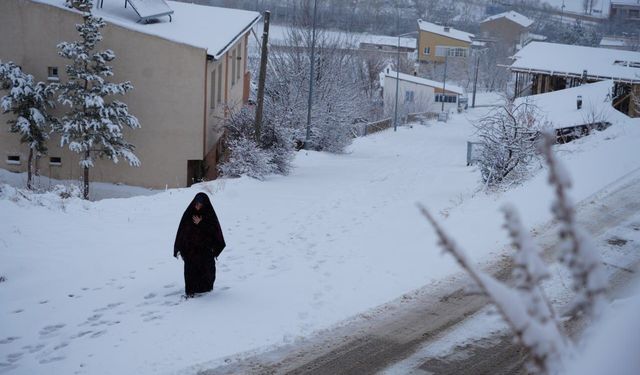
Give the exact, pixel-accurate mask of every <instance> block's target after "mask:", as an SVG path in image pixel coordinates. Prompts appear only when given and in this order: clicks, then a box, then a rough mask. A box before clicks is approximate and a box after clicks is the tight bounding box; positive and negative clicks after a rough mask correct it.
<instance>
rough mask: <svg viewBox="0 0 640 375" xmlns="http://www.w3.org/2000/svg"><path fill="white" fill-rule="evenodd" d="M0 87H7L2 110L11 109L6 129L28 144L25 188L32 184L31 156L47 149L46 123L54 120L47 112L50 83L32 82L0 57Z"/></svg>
mask: <svg viewBox="0 0 640 375" xmlns="http://www.w3.org/2000/svg"><path fill="white" fill-rule="evenodd" d="M0 88H2V89H5V90H8V93H7V95H5V96H3V97H2V99H0V107H2V113H9V112H11V113H13V114H14V115H15V118H12V119H10V120H9V121H8V124H9V126H10V127H9V131H10V132H11V133H17V134H19V135H20V141H21V142H22V143H26V144H27V145H28V146H29V158H28V160H27V188H28V189H31V188H32V179H33V162H34V161H33V159H34V158H33V157H34V156H36V157H37V156H39V155H41V154H45V153H46V152H47V140H48V139H49V126H51V125H54V124H56V123H57V120H56V118H55V117H53V116H51V115H50V114H49V110H50V109H52V108H53V106H54V101H53V94H54V91H55V86H54V85H47V84H45V83H43V82H37V83H36V82H35V80H34V78H33V76H32V75H30V74H26V73H24V72H23V71H22V69H21V68H20V67H19V66H17V65H16V64H15V63H13V62H6V63H3V62H1V61H0Z"/></svg>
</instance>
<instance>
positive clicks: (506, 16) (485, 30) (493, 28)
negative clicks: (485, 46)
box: [480, 11, 533, 53]
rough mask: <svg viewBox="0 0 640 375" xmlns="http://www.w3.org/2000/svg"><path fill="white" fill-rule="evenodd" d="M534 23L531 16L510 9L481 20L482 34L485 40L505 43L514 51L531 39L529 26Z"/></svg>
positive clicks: (505, 45) (509, 49) (509, 50)
mask: <svg viewBox="0 0 640 375" xmlns="http://www.w3.org/2000/svg"><path fill="white" fill-rule="evenodd" d="M532 24H533V21H531V20H530V19H529V18H527V17H525V16H523V15H522V14H520V13H517V12H514V11H510V12H504V13H500V14H496V15H493V16H491V17H488V18H486V19H485V20H483V21H482V22H480V35H481V37H482V38H483V40H487V41H491V42H493V43H497V44H501V45H503V46H504V47H505V48H506V50H507V51H508V52H510V53H514V52H516V51H517V50H519V49H520V48H521V47H522V46H524V45H525V44H526V43H527V42H528V41H529V40H530V36H529V27H530V26H531V25H532Z"/></svg>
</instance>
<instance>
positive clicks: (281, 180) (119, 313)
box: [0, 108, 640, 374]
mask: <svg viewBox="0 0 640 375" xmlns="http://www.w3.org/2000/svg"><path fill="white" fill-rule="evenodd" d="M486 111H487V108H478V109H475V110H473V111H470V112H469V113H467V114H462V115H454V116H453V118H452V119H451V120H450V121H449V122H448V123H446V124H445V123H437V122H434V123H431V124H428V125H426V126H422V125H415V126H413V127H400V128H399V129H398V131H397V132H393V131H392V130H389V131H385V132H381V133H378V134H375V135H372V136H369V137H366V138H360V139H357V140H356V141H355V143H354V145H353V146H352V147H351V148H350V150H349V153H347V154H344V155H330V154H324V153H316V152H300V153H299V154H298V155H297V157H296V160H295V164H296V168H295V170H294V171H293V173H292V174H291V175H290V176H286V177H272V178H269V179H267V180H266V181H263V182H260V181H256V180H251V179H248V178H241V179H233V180H220V181H214V182H209V183H206V184H201V185H197V186H194V187H192V188H189V189H176V190H168V191H166V192H159V193H157V194H155V195H151V196H137V197H132V198H127V199H103V200H101V201H97V202H84V201H80V200H75V199H74V200H69V201H66V202H65V203H64V204H60V203H59V202H53V203H51V204H47V203H46V202H45V203H43V201H42V200H38V201H37V202H32V201H29V200H28V199H27V198H25V197H22V196H20V195H19V194H16V193H15V192H13V191H12V189H9V188H6V187H5V188H4V192H0V196H1V197H2V199H0V222H2V223H3V225H2V226H0V276H2V277H4V278H5V279H6V281H3V282H0V301H2V303H1V304H0V372H6V373H11V374H34V373H56V374H58V373H60V374H73V373H78V374H127V373H135V374H158V373H180V372H184V371H185V370H184V369H188V370H186V371H195V370H197V369H198V366H197V364H199V363H208V364H214V363H216V361H223V360H224V358H225V357H227V356H230V355H234V354H237V353H240V352H244V351H249V350H260V349H261V348H262V349H266V348H268V347H270V346H273V345H279V344H283V343H290V342H293V341H294V340H295V339H296V338H297V337H300V336H304V335H308V334H310V333H311V332H313V331H315V330H318V329H322V328H326V327H328V326H330V325H332V324H335V323H337V322H339V321H341V320H343V319H345V318H348V317H350V316H353V315H356V314H357V313H359V312H362V311H364V310H366V309H369V308H372V307H374V306H376V305H379V304H381V303H384V302H387V301H389V300H391V299H393V298H395V297H397V296H399V295H401V294H402V293H405V292H408V291H410V290H413V289H415V288H418V287H420V286H423V285H425V284H428V283H430V282H434V281H436V280H440V279H442V278H445V277H447V276H449V275H451V274H453V273H456V272H458V267H457V266H456V265H455V264H454V261H453V260H451V259H450V257H447V256H441V254H440V251H439V250H438V249H437V247H436V245H435V238H434V235H433V233H432V231H431V230H430V228H429V227H428V225H427V224H426V223H425V221H424V220H423V218H422V217H421V216H420V214H419V213H418V210H417V209H416V206H415V203H416V202H423V203H425V204H426V205H427V206H428V207H429V208H430V209H431V210H432V211H433V212H435V213H437V214H438V216H440V217H441V219H443V220H444V223H443V224H444V226H445V227H447V228H450V229H451V231H452V232H453V233H455V234H456V236H457V238H458V241H459V242H460V243H461V245H462V246H464V247H465V248H467V249H468V250H469V251H470V252H471V256H473V257H474V259H476V260H477V261H478V262H484V261H488V260H489V259H492V258H493V257H495V256H497V255H499V254H501V253H502V252H503V247H504V245H505V243H506V239H505V236H504V234H503V233H502V229H501V214H500V212H499V210H498V208H499V206H500V205H501V204H502V203H503V202H506V201H509V202H513V203H515V204H516V206H518V207H519V208H520V209H521V212H522V215H523V217H524V218H525V224H526V225H529V226H535V225H539V224H542V223H544V222H546V221H547V220H548V219H549V214H548V202H550V197H551V192H550V191H549V188H548V187H547V186H546V181H545V180H546V176H545V175H544V173H539V174H537V175H536V176H534V177H533V178H532V179H531V180H530V181H528V182H527V183H526V184H523V185H520V186H517V187H515V188H513V189H511V190H508V191H506V192H503V193H492V194H485V193H484V192H482V191H481V186H479V185H480V184H479V173H478V172H477V171H476V169H475V168H474V167H467V166H466V165H465V163H466V159H465V158H466V140H467V139H469V138H470V137H471V135H472V133H473V131H474V129H473V127H472V126H471V124H470V123H469V118H475V117H477V116H479V115H481V114H482V113H484V112H486ZM639 142H640V124H638V123H637V122H636V123H634V124H616V125H614V126H612V127H611V128H609V129H607V130H606V131H604V132H602V133H598V134H595V135H593V136H591V137H589V138H587V139H582V140H578V141H576V142H573V143H570V144H567V145H563V146H562V147H561V148H560V149H559V153H560V156H561V158H562V159H563V160H565V162H566V163H567V166H568V168H569V170H570V171H571V173H572V176H573V178H574V181H575V183H576V189H574V191H573V192H572V196H573V197H574V198H575V199H576V200H580V199H584V198H585V197H587V196H589V195H590V194H592V193H594V192H596V191H598V190H599V189H601V188H603V187H604V186H606V185H607V184H609V183H610V182H613V181H615V180H616V179H618V178H620V177H621V176H624V175H625V174H627V173H629V172H631V171H633V170H635V169H638V168H640V159H639V158H638V153H637V145H638V143H639ZM199 191H206V192H208V193H209V194H210V196H211V197H212V202H213V204H214V207H215V208H216V210H217V213H218V217H219V218H220V221H221V223H222V227H223V231H224V233H225V236H226V240H227V244H228V247H227V249H226V250H225V251H224V252H223V254H222V255H221V256H220V258H219V262H218V279H217V281H216V285H215V288H214V291H213V293H211V294H208V295H205V296H203V297H200V298H197V299H193V300H188V301H184V300H182V299H181V297H180V295H181V293H182V291H183V281H182V261H179V260H175V259H174V258H172V257H171V255H172V250H173V249H172V244H173V239H174V235H175V230H176V228H177V225H178V221H179V219H180V217H181V215H182V212H183V210H184V208H185V207H186V205H187V204H188V203H189V202H190V201H191V199H192V198H193V196H194V195H195V194H196V193H197V192H199Z"/></svg>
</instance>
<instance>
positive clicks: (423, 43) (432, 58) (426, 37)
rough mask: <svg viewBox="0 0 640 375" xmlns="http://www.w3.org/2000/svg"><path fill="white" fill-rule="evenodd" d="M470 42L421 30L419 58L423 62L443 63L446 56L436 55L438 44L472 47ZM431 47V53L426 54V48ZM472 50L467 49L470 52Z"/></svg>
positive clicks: (419, 35)
mask: <svg viewBox="0 0 640 375" xmlns="http://www.w3.org/2000/svg"><path fill="white" fill-rule="evenodd" d="M470 45H471V44H470V43H467V42H465V41H462V40H458V39H452V38H448V37H446V36H443V35H439V34H434V33H429V32H426V31H422V30H421V31H420V33H419V34H418V60H419V61H423V62H436V63H443V62H444V56H436V46H449V47H463V48H468V49H470ZM426 47H429V54H428V55H425V53H424V49H425V48H426ZM470 53H471V51H470V50H469V51H467V54H470Z"/></svg>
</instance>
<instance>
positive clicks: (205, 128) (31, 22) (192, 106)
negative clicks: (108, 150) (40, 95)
mask: <svg viewBox="0 0 640 375" xmlns="http://www.w3.org/2000/svg"><path fill="white" fill-rule="evenodd" d="M81 22H82V17H81V15H80V14H77V13H74V12H71V11H67V10H65V9H60V8H56V7H52V6H48V5H44V4H39V3H33V2H31V1H29V0H2V1H0V33H2V34H3V38H0V59H2V60H3V61H9V60H11V61H14V62H16V63H17V64H18V65H21V66H22V68H23V69H24V71H25V72H27V73H30V74H32V75H34V76H35V78H36V80H42V81H46V80H47V67H49V66H56V67H58V70H59V72H60V80H61V81H65V80H66V75H65V73H64V67H65V64H67V63H68V60H66V59H63V58H61V57H59V56H58V54H57V52H58V50H57V48H56V44H57V43H59V42H60V41H74V40H78V39H79V35H78V34H77V32H76V30H75V24H76V23H81ZM102 34H103V37H104V38H103V41H102V42H101V43H100V44H99V45H98V49H100V50H104V49H107V48H110V49H113V50H114V52H115V54H116V56H117V57H116V60H115V61H113V62H112V66H113V68H114V73H115V76H114V78H113V79H114V81H117V82H121V81H127V80H128V81H131V83H132V84H133V86H134V90H133V91H131V92H130V93H129V94H127V95H126V96H125V97H123V98H121V100H123V101H124V102H126V103H127V104H128V105H129V110H130V113H131V114H133V115H135V116H136V117H137V118H138V120H139V121H140V124H141V125H142V128H141V129H135V130H125V137H126V139H127V140H128V141H129V142H131V143H132V144H134V145H135V146H136V150H135V153H136V155H137V156H138V158H140V161H141V163H142V165H141V166H140V167H138V168H136V167H130V166H129V165H128V164H127V163H126V162H125V161H123V160H121V161H120V162H119V163H118V164H113V163H112V162H111V161H109V160H102V161H99V162H98V163H97V164H96V166H95V167H94V168H92V169H91V172H90V178H91V180H92V181H104V182H114V183H124V184H128V185H138V186H146V187H153V188H164V187H165V186H169V187H183V186H187V184H188V181H187V163H188V160H203V159H204V158H205V155H206V154H207V153H208V152H209V151H210V150H211V148H212V147H213V146H215V145H216V144H217V141H218V138H219V136H220V134H221V128H222V119H223V118H224V115H225V111H224V110H223V109H222V108H223V106H220V107H219V108H210V105H209V102H208V101H209V99H210V98H209V95H210V92H208V90H209V87H208V85H209V79H210V73H211V71H212V70H213V69H215V68H216V67H218V66H222V68H223V69H225V70H226V69H227V66H226V65H227V64H226V60H227V59H228V58H227V57H226V56H223V57H222V58H221V59H220V60H221V61H217V62H207V55H206V51H205V50H204V49H201V48H196V47H192V46H188V45H184V44H180V43H176V42H172V41H168V40H165V39H161V38H158V37H155V36H152V35H147V34H143V33H139V32H136V31H132V30H129V29H126V28H123V27H121V26H116V25H111V24H107V26H106V27H105V28H103V29H102ZM243 43H246V38H243V40H242V41H240V42H239V44H241V45H243ZM241 48H244V47H242V46H241ZM244 56H246V53H244V54H243V55H242V58H244ZM224 77H225V78H226V79H225V80H224V81H225V82H224V85H225V86H223V91H224V92H225V101H228V102H229V103H239V102H241V101H242V88H241V87H242V84H241V83H240V84H236V85H234V87H231V85H230V77H231V69H229V72H228V74H225V75H224ZM225 88H228V90H225ZM63 110H66V108H62V107H61V106H60V105H58V110H57V111H56V114H57V115H61V113H62V111H63ZM7 118H8V117H7V116H0V124H2V125H0V126H2V130H3V131H0V150H1V151H0V153H1V154H0V168H5V169H8V170H11V171H16V172H17V171H25V170H26V164H25V163H26V156H27V154H28V152H27V151H28V150H27V148H26V147H25V146H23V145H20V144H19V139H18V137H17V136H16V135H15V134H10V133H8V132H6V131H4V130H5V129H7V126H6V125H5V124H6V120H7ZM58 144H59V141H58V140H57V139H52V140H51V141H50V142H49V155H48V157H46V158H45V159H44V160H40V161H39V164H38V167H39V169H40V173H41V174H42V175H46V176H50V177H52V178H56V179H65V180H66V179H78V178H80V177H81V175H82V169H81V168H80V166H79V165H78V160H79V158H78V157H77V155H75V154H74V153H71V152H69V151H68V150H66V149H61V148H59V147H57V145H58ZM16 153H19V154H20V155H21V159H22V160H24V161H23V162H22V164H21V165H12V164H7V163H6V160H7V155H10V154H16ZM50 156H56V157H61V158H62V165H59V166H50V165H49V157H50Z"/></svg>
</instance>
